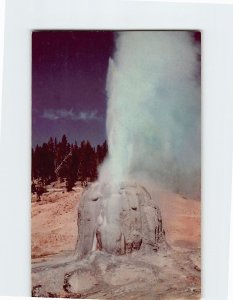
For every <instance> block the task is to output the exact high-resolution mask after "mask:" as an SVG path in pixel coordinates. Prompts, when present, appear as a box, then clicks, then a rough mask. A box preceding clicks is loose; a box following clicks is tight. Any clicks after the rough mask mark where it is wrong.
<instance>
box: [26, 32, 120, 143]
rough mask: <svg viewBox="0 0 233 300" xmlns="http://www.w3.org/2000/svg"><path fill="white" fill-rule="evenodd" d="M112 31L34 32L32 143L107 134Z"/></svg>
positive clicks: (94, 139) (94, 140)
mask: <svg viewBox="0 0 233 300" xmlns="http://www.w3.org/2000/svg"><path fill="white" fill-rule="evenodd" d="M113 52H114V33H113V32H111V31H34V32H33V33H32V146H33V147H35V146H36V145H37V144H39V145H41V144H43V143H44V142H47V141H48V140H49V138H50V137H57V138H58V139H60V138H61V137H62V135H63V134H66V136H67V138H68V140H69V142H74V141H75V140H76V141H77V142H78V143H80V142H81V141H82V140H89V141H90V142H91V143H92V144H93V145H97V144H100V143H103V142H104V141H105V139H106V130H105V119H106V101H107V100H106V91H105V85H106V76H107V70H108V62H109V58H110V57H111V56H112V55H113Z"/></svg>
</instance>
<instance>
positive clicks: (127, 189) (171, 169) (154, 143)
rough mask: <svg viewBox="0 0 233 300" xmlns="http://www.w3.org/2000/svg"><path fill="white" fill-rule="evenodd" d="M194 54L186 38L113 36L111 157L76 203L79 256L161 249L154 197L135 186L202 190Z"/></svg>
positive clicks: (189, 191)
mask: <svg viewBox="0 0 233 300" xmlns="http://www.w3.org/2000/svg"><path fill="white" fill-rule="evenodd" d="M198 54H199V48H198V47H195V46H194V41H193V36H192V33H191V32H184V31H179V32H172V31H170V32H169V31H167V32H166V31H160V32H158V31H154V32H151V31H148V32H120V33H119V34H117V37H116V51H115V53H114V57H113V58H111V59H110V60H109V68H108V76H107V84H106V91H107V97H108V106H107V124H106V127H107V139H108V149H109V151H108V157H107V159H106V160H105V161H104V163H103V164H102V166H101V168H100V170H99V178H98V181H97V182H96V183H94V184H92V185H91V186H90V188H89V189H88V190H86V191H85V193H84V194H83V196H82V199H81V201H80V205H79V208H78V211H79V216H78V230H79V235H78V242H77V247H76V253H77V256H78V257H79V258H82V257H84V256H85V255H87V254H88V253H90V252H91V251H94V250H96V249H99V250H103V251H106V252H108V253H112V254H118V255H120V254H127V253H131V252H133V251H139V250H140V251H144V250H145V251H149V250H155V251H157V250H158V249H159V248H161V247H165V245H166V242H165V233H164V229H163V225H162V217H161V213H160V210H159V208H158V207H157V205H156V202H155V200H156V199H152V198H151V196H150V194H149V193H148V192H147V191H146V189H145V188H143V187H142V186H141V185H140V182H143V181H147V180H148V178H149V179H150V180H151V181H153V182H155V183H158V184H161V185H164V186H165V187H167V188H168V189H170V190H173V191H181V192H183V193H184V194H193V193H194V191H195V190H197V188H196V186H197V185H198V184H200V176H199V172H200V170H199V166H200V105H199V101H200V93H199V88H200V85H199V81H198V76H199V75H198V64H197V56H198ZM132 182H138V183H139V184H132Z"/></svg>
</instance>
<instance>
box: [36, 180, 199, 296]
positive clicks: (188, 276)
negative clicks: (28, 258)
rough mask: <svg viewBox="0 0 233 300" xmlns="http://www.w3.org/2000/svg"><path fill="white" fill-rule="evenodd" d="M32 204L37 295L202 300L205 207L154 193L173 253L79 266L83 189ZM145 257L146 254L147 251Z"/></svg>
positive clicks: (53, 190) (91, 258) (102, 258)
mask: <svg viewBox="0 0 233 300" xmlns="http://www.w3.org/2000/svg"><path fill="white" fill-rule="evenodd" d="M48 190H49V191H48V192H47V193H45V194H43V195H42V197H41V201H40V202H35V198H34V196H33V198H32V295H33V296H36V297H38V296H39V297H40V296H42V297H64V298H84V299H85V298H89V299H90V298H92V299H93V298H98V299H155V297H156V299H200V290H201V281H200V279H201V276H200V275H201V266H200V201H196V200H192V199H185V198H184V197H182V196H181V195H178V194H174V193H170V192H167V191H165V190H163V189H161V188H152V189H151V190H150V194H151V195H152V198H153V197H156V199H157V203H158V206H159V208H160V210H161V214H162V218H163V224H164V228H165V231H166V240H167V242H168V245H169V247H167V248H166V249H165V248H163V249H160V250H159V251H157V252H153V251H152V252H141V250H140V251H136V252H133V253H131V254H127V255H121V256H115V255H112V254H110V253H108V254H107V253H104V252H101V251H95V252H93V253H90V254H88V255H87V256H86V257H85V258H84V259H82V260H78V259H77V256H76V255H75V251H74V249H75V245H76V242H77V238H78V231H77V209H76V208H77V205H78V203H79V200H80V197H81V195H82V193H83V189H82V188H81V187H80V186H79V185H77V186H76V188H74V191H72V192H69V193H67V192H64V190H63V186H58V185H55V186H53V187H50V188H49V189H48ZM142 251H143V250H142Z"/></svg>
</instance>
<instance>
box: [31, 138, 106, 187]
mask: <svg viewBox="0 0 233 300" xmlns="http://www.w3.org/2000/svg"><path fill="white" fill-rule="evenodd" d="M107 152H108V148H107V143H106V141H105V142H104V143H103V144H102V145H97V147H93V146H92V145H91V143H90V142H89V141H82V142H81V143H80V145H78V144H77V142H75V143H74V144H70V143H69V142H68V140H67V137H66V135H65V134H64V135H63V136H62V139H61V141H57V139H56V138H52V137H51V138H50V139H49V141H48V142H47V143H43V145H42V146H39V145H37V146H36V147H35V148H32V174H31V175H32V182H35V181H38V180H39V181H40V182H42V183H43V185H47V184H49V183H51V182H52V181H55V180H58V179H60V180H61V181H65V180H66V182H67V184H68V186H67V189H68V190H70V189H71V188H72V187H73V186H74V183H75V182H76V181H77V180H80V181H86V180H89V181H94V180H96V179H97V168H98V166H99V165H100V164H101V163H102V162H103V160H104V158H105V156H106V155H107ZM64 159H65V161H64ZM59 166H60V168H59Z"/></svg>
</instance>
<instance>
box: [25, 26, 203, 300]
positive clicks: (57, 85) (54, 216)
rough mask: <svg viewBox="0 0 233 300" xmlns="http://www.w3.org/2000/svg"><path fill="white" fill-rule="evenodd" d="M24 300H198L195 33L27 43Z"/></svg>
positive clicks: (92, 35) (76, 36)
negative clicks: (27, 260) (27, 272)
mask: <svg viewBox="0 0 233 300" xmlns="http://www.w3.org/2000/svg"><path fill="white" fill-rule="evenodd" d="M31 214H32V215H31V224H32V225H31V279H32V287H31V288H32V296H34V297H61V298H84V299H85V298H95V299H155V298H156V299H157V297H158V299H200V298H201V33H200V32H199V31H190V30H187V31H178V30H173V31H172V30H170V31H162V30H160V31H156V30H148V31H110V30H108V31H104V30H99V31H96V30H92V31H91V30H86V31H85V30H43V31H40V30H38V31H33V32H32V164H31Z"/></svg>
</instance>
